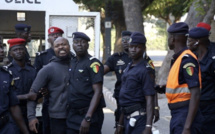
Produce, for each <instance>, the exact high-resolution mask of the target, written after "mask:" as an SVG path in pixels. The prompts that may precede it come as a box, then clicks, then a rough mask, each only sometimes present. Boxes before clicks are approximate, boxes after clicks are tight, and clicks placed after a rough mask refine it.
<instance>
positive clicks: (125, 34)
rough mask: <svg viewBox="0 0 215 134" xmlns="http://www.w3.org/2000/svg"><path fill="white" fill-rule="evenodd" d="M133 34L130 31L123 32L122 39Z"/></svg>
mask: <svg viewBox="0 0 215 134" xmlns="http://www.w3.org/2000/svg"><path fill="white" fill-rule="evenodd" d="M131 34H132V32H130V31H122V37H123V36H131Z"/></svg>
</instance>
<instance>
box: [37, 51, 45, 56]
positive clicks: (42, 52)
mask: <svg viewBox="0 0 215 134" xmlns="http://www.w3.org/2000/svg"><path fill="white" fill-rule="evenodd" d="M45 53H47V51H46V50H45V51H41V52H36V55H37V56H40V55H42V54H45Z"/></svg>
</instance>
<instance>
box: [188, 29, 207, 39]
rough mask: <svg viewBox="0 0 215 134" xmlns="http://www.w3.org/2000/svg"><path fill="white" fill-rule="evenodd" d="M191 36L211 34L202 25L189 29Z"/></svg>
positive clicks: (197, 36)
mask: <svg viewBox="0 0 215 134" xmlns="http://www.w3.org/2000/svg"><path fill="white" fill-rule="evenodd" d="M188 35H189V37H190V38H193V39H198V38H203V37H208V36H209V31H208V30H207V29H205V28H202V27H195V28H192V29H191V30H190V31H189V34H188Z"/></svg>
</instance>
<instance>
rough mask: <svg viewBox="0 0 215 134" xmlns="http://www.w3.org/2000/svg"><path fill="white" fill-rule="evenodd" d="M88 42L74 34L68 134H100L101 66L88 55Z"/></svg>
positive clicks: (101, 120)
mask: <svg viewBox="0 0 215 134" xmlns="http://www.w3.org/2000/svg"><path fill="white" fill-rule="evenodd" d="M89 41H90V38H89V37H88V36H87V35H86V34H84V33H82V32H74V33H73V49H74V51H75V53H76V55H77V57H76V58H75V59H73V60H72V61H71V73H70V74H71V76H70V77H71V78H70V86H69V89H68V90H69V97H68V111H69V112H68V117H67V133H68V134H88V133H89V134H101V128H102V124H103V120H104V113H103V111H102V108H103V107H104V106H105V102H104V98H103V94H102V83H103V75H104V68H103V65H102V63H101V62H100V61H99V60H98V59H96V58H94V57H92V56H91V55H89V54H88V48H89V44H88V42H89Z"/></svg>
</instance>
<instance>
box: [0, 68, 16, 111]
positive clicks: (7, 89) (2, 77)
mask: <svg viewBox="0 0 215 134" xmlns="http://www.w3.org/2000/svg"><path fill="white" fill-rule="evenodd" d="M13 84H14V83H13V81H12V76H11V75H10V74H9V73H8V72H7V71H5V69H3V68H0V115H1V114H3V113H5V112H7V111H8V110H9V107H10V106H15V105H17V104H19V100H18V98H17V97H16V94H15V92H14V91H13Z"/></svg>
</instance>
